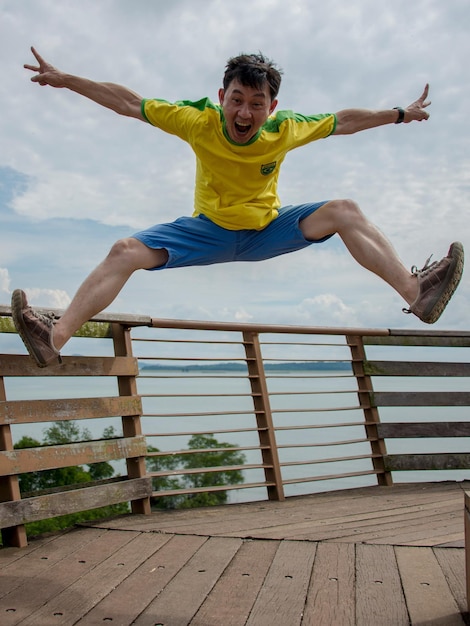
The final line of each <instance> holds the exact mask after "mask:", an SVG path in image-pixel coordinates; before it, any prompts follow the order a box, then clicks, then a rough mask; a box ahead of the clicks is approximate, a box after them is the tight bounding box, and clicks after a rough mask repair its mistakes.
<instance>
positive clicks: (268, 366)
mask: <svg viewBox="0 0 470 626" xmlns="http://www.w3.org/2000/svg"><path fill="white" fill-rule="evenodd" d="M139 369H140V370H160V371H163V370H171V371H177V372H246V371H247V366H246V364H245V363H232V362H226V363H212V364H210V365H156V364H149V363H142V362H140V361H139ZM264 369H265V371H267V372H273V371H274V372H278V371H281V372H292V371H296V372H305V371H338V370H341V371H343V370H348V371H351V363H350V362H349V361H335V362H329V361H315V362H314V363H308V362H302V361H301V362H295V363H265V365H264Z"/></svg>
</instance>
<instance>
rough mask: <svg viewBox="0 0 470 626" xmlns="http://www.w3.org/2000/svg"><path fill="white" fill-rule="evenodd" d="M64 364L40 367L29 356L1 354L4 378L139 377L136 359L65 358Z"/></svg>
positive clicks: (120, 357)
mask: <svg viewBox="0 0 470 626" xmlns="http://www.w3.org/2000/svg"><path fill="white" fill-rule="evenodd" d="M62 361H63V362H62V364H57V365H49V366H48V367H46V368H44V367H38V366H37V365H36V364H35V363H34V362H33V360H32V359H31V358H30V357H29V356H28V355H25V356H23V355H16V354H1V355H0V375H3V376H20V377H23V376H36V377H44V376H137V375H138V373H139V365H138V362H137V359H136V358H135V357H125V356H119V357H111V356H109V357H101V356H94V357H91V356H88V357H85V356H63V357H62Z"/></svg>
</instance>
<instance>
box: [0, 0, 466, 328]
mask: <svg viewBox="0 0 470 626" xmlns="http://www.w3.org/2000/svg"><path fill="white" fill-rule="evenodd" d="M469 14H470V7H469V6H468V2H467V1H466V0H454V1H453V2H452V3H442V2H439V1H438V0H416V1H415V2H412V3H410V2H408V1H407V0H396V2H394V3H389V4H387V5H384V4H383V3H378V2H377V1H376V0H358V1H357V2H353V3H351V2H348V1H347V0H331V1H330V2H329V3H323V4H316V5H315V6H313V5H312V3H311V2H310V0H291V1H290V2H288V3H286V2H282V1H281V0H237V1H235V0H208V1H207V2H203V3H194V1H193V0H174V1H173V2H167V3H163V2H158V3H157V2H148V0H134V1H133V2H132V3H130V2H127V1H125V0H102V2H99V3H97V2H94V1H92V0H82V2H80V3H74V2H72V1H70V0H64V1H63V2H60V3H58V2H56V1H54V0H23V1H22V2H16V1H15V0H4V2H2V3H1V6H0V54H1V56H2V59H3V61H4V62H3V71H2V82H1V84H0V98H1V100H2V116H1V118H0V142H1V145H2V151H1V154H0V264H1V266H2V268H4V270H2V273H1V274H0V280H1V282H0V285H1V293H3V294H5V296H6V295H7V294H8V290H9V289H10V282H11V284H13V285H14V286H15V287H16V286H20V287H21V286H26V287H27V288H31V292H28V293H31V296H32V297H34V298H35V299H37V302H38V303H41V304H42V305H44V306H51V307H57V308H61V307H62V306H65V305H66V304H67V302H68V301H69V299H70V297H71V296H72V295H73V293H74V291H75V290H76V288H77V287H78V285H79V284H80V282H81V281H82V280H83V278H84V277H85V276H86V274H87V273H88V272H89V271H91V270H92V269H93V267H94V266H95V265H96V264H97V263H98V262H99V261H100V260H101V259H102V258H103V257H104V256H105V254H106V253H107V250H108V249H109V247H110V246H111V245H112V243H113V241H115V240H116V239H118V238H120V237H124V236H128V235H130V234H132V233H133V232H134V231H135V230H139V229H141V228H144V227H146V226H148V225H151V224H154V223H158V222H166V221H170V220H172V219H174V218H176V217H178V216H179V215H183V214H186V215H187V214H190V213H191V211H192V206H193V181H194V170H195V167H194V158H193V155H192V153H191V151H190V150H189V148H188V147H187V146H186V144H184V143H183V142H181V141H180V140H179V139H177V138H175V137H172V136H168V135H165V134H163V133H161V132H159V131H157V130H156V129H153V128H151V127H149V126H148V125H146V124H143V123H140V122H138V121H137V120H130V119H124V118H122V117H119V116H117V115H115V114H113V113H112V112H110V111H108V110H105V109H103V108H100V107H98V106H97V105H95V104H94V103H92V102H90V101H88V100H86V99H84V98H81V97H79V96H78V95H77V94H74V93H71V92H69V91H67V90H54V89H50V88H47V87H46V88H42V87H39V86H38V85H36V84H33V83H31V82H30V80H29V79H30V72H28V71H27V70H24V69H23V67H22V66H23V63H25V62H32V56H31V53H30V51H29V46H30V45H31V44H34V45H35V46H36V47H37V49H38V50H39V52H40V53H42V54H43V55H44V56H45V58H46V59H47V60H49V61H50V62H51V63H54V64H56V65H57V66H59V67H61V68H63V69H64V70H66V71H70V72H72V73H76V74H80V75H83V76H87V77H89V78H91V79H93V80H106V81H112V82H116V83H122V84H124V85H127V86H129V87H130V88H132V89H134V90H135V91H136V92H138V93H140V94H142V95H143V96H146V97H161V98H165V99H168V100H177V99H182V98H189V99H194V100H196V99H198V98H200V97H203V96H209V97H211V98H213V99H215V98H216V96H217V89H218V88H219V86H220V83H221V77H222V72H223V68H224V64H225V62H226V59H227V58H229V57H230V56H232V55H234V54H237V53H238V52H240V51H256V50H262V51H263V52H265V53H266V54H267V55H268V56H270V57H272V58H274V59H275V60H276V61H277V62H278V63H279V65H280V66H281V67H282V68H283V69H284V76H283V85H282V87H281V92H280V104H279V106H280V108H289V109H294V110H296V111H299V112H302V113H307V114H308V113H319V112H325V111H337V110H339V109H341V108H347V107H352V106H354V107H356V106H357V107H366V108H390V107H393V106H406V105H407V104H408V103H409V102H411V101H413V100H414V99H415V98H416V97H418V96H419V95H420V93H421V90H422V88H423V86H424V83H425V82H427V81H429V82H430V85H431V92H430V97H431V100H432V106H431V107H430V112H431V118H430V120H429V122H426V123H422V124H409V125H408V124H406V125H405V124H402V125H400V126H394V125H389V126H387V127H384V128H379V129H374V130H373V131H367V132H365V133H360V134H358V135H355V136H350V137H349V136H348V137H333V138H329V139H327V140H325V141H321V142H317V143H316V144H314V145H311V146H308V147H305V148H302V149H299V150H296V151H294V152H293V153H291V154H289V155H288V157H287V159H286V161H285V164H284V165H283V172H282V174H281V182H280V188H279V190H280V195H281V199H282V201H283V202H284V203H285V204H290V203H300V202H305V201H311V200H320V199H330V198H341V197H351V198H353V199H355V200H357V201H358V203H359V205H360V206H361V208H362V210H363V211H364V212H365V214H366V215H367V216H368V217H369V218H370V219H371V220H372V221H373V222H374V223H376V224H377V225H378V226H379V227H380V228H381V230H383V232H384V233H386V235H387V236H388V237H389V238H390V240H391V242H392V243H393V245H394V247H395V248H396V250H397V251H398V253H399V255H400V257H401V258H402V259H403V261H404V263H405V265H406V266H407V267H408V266H411V265H418V266H421V264H422V263H423V262H424V260H425V259H426V258H427V257H428V256H429V254H430V253H431V252H434V255H435V256H434V258H439V257H440V256H442V255H443V254H445V253H446V251H447V247H448V245H449V243H450V242H451V241H452V240H454V239H460V240H462V241H463V243H464V244H465V245H466V244H467V242H470V226H469V225H468V219H467V211H468V209H467V207H468V206H469V204H470V180H469V179H470V156H469V152H468V135H469V131H470V120H469V118H468V101H469V100H470V84H469V83H468V81H465V80H462V76H465V75H466V72H467V67H466V63H467V61H466V59H467V58H468V56H469V54H470V40H469V38H468V32H467V31H468V29H467V27H466V25H467V24H468V19H469ZM402 305H403V303H402V302H401V299H400V298H399V297H398V296H397V295H396V294H395V293H393V292H392V291H391V290H390V289H389V288H388V287H387V286H386V285H384V284H382V283H381V281H379V280H378V279H377V278H376V277H374V276H370V275H368V273H367V272H365V271H364V270H363V269H362V268H361V267H359V266H357V265H356V263H355V262H354V261H353V260H352V259H351V258H350V257H349V255H348V253H347V251H346V250H345V249H344V246H342V244H341V243H340V242H339V240H337V238H335V240H334V241H331V242H328V243H327V244H324V245H322V246H314V247H312V248H311V249H308V250H305V251H302V252H300V253H296V254H294V255H288V256H286V257H283V258H280V259H273V260H272V261H268V262H265V263H260V264H251V265H245V264H232V265H224V266H220V267H217V268H215V267H214V268H198V269H196V268H191V269H188V270H181V271H171V272H159V273H148V272H138V273H136V274H135V275H134V276H133V277H132V278H131V280H130V281H129V283H128V285H127V286H126V287H125V289H124V290H123V292H122V293H121V294H120V296H119V297H118V299H117V300H116V302H115V303H113V305H112V307H111V309H112V310H114V311H125V312H129V313H132V312H138V313H143V314H156V315H165V316H168V317H173V316H174V317H190V318H193V319H194V318H197V317H201V318H203V319H224V320H241V321H243V320H249V321H259V322H269V321H273V322H275V323H290V322H294V323H304V322H305V323H311V324H315V325H325V324H329V323H338V324H340V325H343V324H346V325H348V326H349V325H351V324H352V323H354V325H356V324H358V325H374V326H382V325H386V326H395V327H400V326H405V327H410V326H416V325H417V324H418V322H417V320H416V319H415V318H413V317H412V316H404V315H403V314H402V313H401V306H402ZM469 306H470V284H469V281H468V278H467V277H466V275H464V279H463V280H462V285H461V287H460V288H459V290H458V292H457V294H456V296H455V298H454V301H453V303H452V306H451V307H449V310H448V311H446V313H445V315H444V316H443V319H442V322H441V321H440V322H439V323H438V326H439V325H440V327H444V326H447V327H457V328H468V319H467V315H466V313H467V312H468V310H469Z"/></svg>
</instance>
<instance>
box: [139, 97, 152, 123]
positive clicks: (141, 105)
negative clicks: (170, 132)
mask: <svg viewBox="0 0 470 626" xmlns="http://www.w3.org/2000/svg"><path fill="white" fill-rule="evenodd" d="M146 102H147V98H144V99H143V100H142V102H141V103H140V112H141V113H142V117H143V118H144V120H145V121H146V122H148V123H149V124H150V121H149V118H148V117H147V116H146V114H145V103H146Z"/></svg>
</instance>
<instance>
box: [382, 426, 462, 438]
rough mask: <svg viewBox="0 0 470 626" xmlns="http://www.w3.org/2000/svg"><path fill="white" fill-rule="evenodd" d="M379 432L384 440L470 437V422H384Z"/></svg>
mask: <svg viewBox="0 0 470 626" xmlns="http://www.w3.org/2000/svg"><path fill="white" fill-rule="evenodd" d="M377 432H378V433H379V437H383V438H384V439H406V438H408V437H413V438H420V437H470V422H401V423H400V422H396V423H394V424H388V423H385V422H382V423H381V424H378V425H377Z"/></svg>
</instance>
